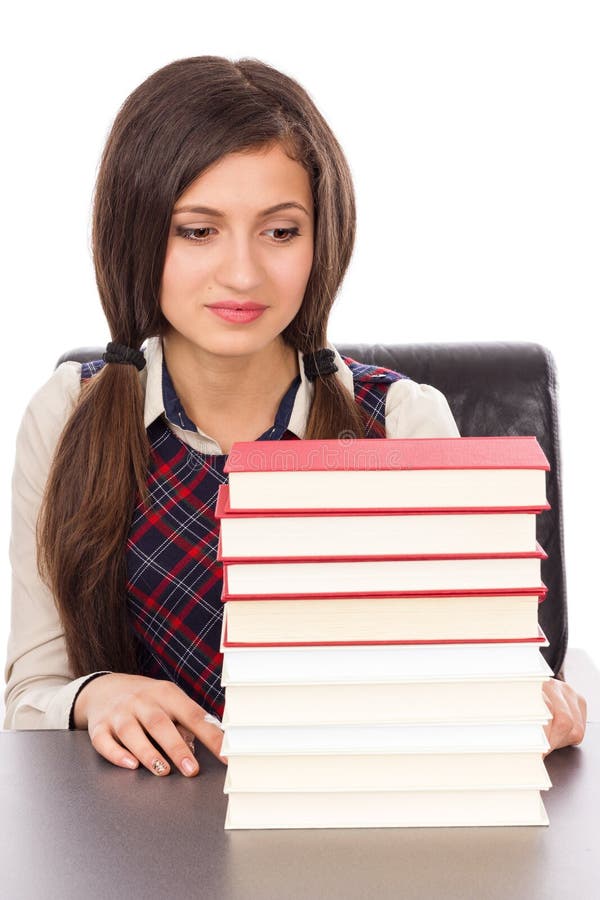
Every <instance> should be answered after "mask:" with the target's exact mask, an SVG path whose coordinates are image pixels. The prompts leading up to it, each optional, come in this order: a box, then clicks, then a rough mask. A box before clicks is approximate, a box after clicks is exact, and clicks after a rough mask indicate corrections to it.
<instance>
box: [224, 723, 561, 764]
mask: <svg viewBox="0 0 600 900" xmlns="http://www.w3.org/2000/svg"><path fill="white" fill-rule="evenodd" d="M365 718H366V722H365V724H363V725H318V726H314V727H311V726H301V725H299V726H251V725H230V726H229V727H226V728H225V735H224V738H223V744H222V748H221V752H222V754H223V756H226V757H229V756H230V754H234V753H237V754H249V753H252V754H259V755H268V754H275V755H281V754H285V753H297V754H304V753H319V754H321V753H351V754H355V755H356V754H361V753H499V752H516V751H520V752H527V753H545V752H546V751H547V750H549V749H550V745H549V743H548V740H547V738H546V734H545V732H544V729H543V726H542V725H541V724H538V723H527V722H519V723H514V722H512V723H510V724H485V725H472V724H463V723H460V722H459V723H456V724H451V725H448V724H444V725H438V724H435V725H422V724H419V725H377V724H375V725H374V724H372V723H370V722H369V720H368V716H365Z"/></svg>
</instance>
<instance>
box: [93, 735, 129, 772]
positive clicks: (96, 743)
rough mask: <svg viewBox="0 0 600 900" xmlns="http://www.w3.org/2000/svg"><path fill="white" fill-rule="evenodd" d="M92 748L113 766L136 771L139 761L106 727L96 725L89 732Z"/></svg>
mask: <svg viewBox="0 0 600 900" xmlns="http://www.w3.org/2000/svg"><path fill="white" fill-rule="evenodd" d="M89 735H90V740H91V742H92V746H93V748H94V749H95V750H96V752H97V753H99V754H100V756H103V757H104V759H107V760H108V762H110V763H112V764H113V765H114V766H121V767H122V768H125V769H137V767H138V765H139V761H138V760H137V759H136V758H135V756H132V755H131V753H128V752H127V750H126V749H125V748H124V747H123V745H122V744H119V743H118V741H116V740H115V738H114V737H113V735H112V734H111V732H110V729H109V728H108V726H107V725H97V726H96V727H95V728H93V729H92V730H91V731H89Z"/></svg>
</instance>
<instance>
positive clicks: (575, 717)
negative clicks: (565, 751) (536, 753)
mask: <svg viewBox="0 0 600 900" xmlns="http://www.w3.org/2000/svg"><path fill="white" fill-rule="evenodd" d="M543 691H544V700H545V701H546V706H547V707H548V709H549V710H550V712H551V713H552V719H551V720H550V722H548V724H547V725H544V731H545V732H546V737H547V738H548V743H549V744H550V749H549V750H547V751H546V753H544V756H546V755H547V754H548V753H551V752H552V751H553V750H558V749H559V747H568V746H570V745H571V744H580V743H581V741H582V740H583V736H584V734H585V723H586V719H587V703H586V702H585V700H584V698H583V697H582V696H581V694H578V693H577V692H576V691H574V690H573V688H572V687H571V686H570V685H568V684H566V683H565V682H564V681H560V679H558V678H551V679H550V680H549V681H545V682H544V684H543Z"/></svg>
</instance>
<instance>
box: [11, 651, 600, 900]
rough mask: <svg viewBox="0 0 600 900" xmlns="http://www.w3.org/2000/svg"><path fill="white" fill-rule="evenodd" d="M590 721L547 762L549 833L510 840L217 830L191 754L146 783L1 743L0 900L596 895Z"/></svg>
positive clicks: (70, 752)
mask: <svg viewBox="0 0 600 900" xmlns="http://www.w3.org/2000/svg"><path fill="white" fill-rule="evenodd" d="M566 674H567V679H568V680H570V671H569V668H568V667H567V670H566ZM579 674H580V678H579V680H578V682H577V681H575V679H574V686H575V687H577V689H578V690H580V691H581V692H582V693H584V691H585V690H586V689H587V695H588V697H589V695H590V693H593V694H594V696H595V698H596V699H597V698H598V696H600V694H598V692H597V691H598V674H597V671H596V670H594V669H593V667H592V668H591V669H590V671H589V673H587V675H586V672H585V671H584V672H583V674H581V667H580V670H579ZM595 708H597V707H595ZM592 718H594V719H595V721H590V722H589V724H588V727H587V732H586V736H585V739H584V741H583V743H582V744H581V746H580V747H568V748H565V749H563V750H555V751H554V752H553V753H551V754H550V755H549V756H548V757H547V758H546V765H547V768H548V772H549V774H550V778H551V780H552V783H553V787H552V788H551V789H550V790H549V791H546V792H544V794H543V797H544V803H545V806H546V809H547V811H548V816H549V818H550V825H549V826H548V827H505V828H398V829H393V828H381V829H331V830H327V829H326V830H323V829H315V830H289V831H230V832H225V831H224V829H223V824H224V821H225V811H226V806H227V798H226V796H225V795H224V794H223V793H222V790H223V781H224V777H225V768H224V766H223V765H222V764H221V763H219V762H218V760H216V759H215V758H214V757H213V756H212V755H211V754H210V753H209V752H208V751H205V750H204V748H203V747H202V746H200V747H198V749H197V757H198V759H199V761H200V765H201V769H202V771H201V773H200V775H198V776H197V777H196V778H193V779H187V778H184V777H183V776H182V775H180V774H179V773H178V772H177V771H173V772H172V774H171V775H169V776H168V777H167V778H157V777H156V776H155V775H152V774H151V773H150V772H148V771H147V770H146V769H143V768H139V769H137V770H135V771H133V772H129V771H126V770H124V769H120V768H117V767H116V766H112V765H111V764H110V763H108V762H107V761H106V760H104V759H103V758H102V757H101V756H100V755H99V754H98V753H96V751H95V750H94V748H93V747H92V745H91V744H90V741H89V737H88V735H87V732H83V731H78V732H68V731H5V732H2V733H1V734H0V872H1V874H0V879H1V880H0V896H2V897H3V898H7V900H9V898H10V900H12V898H33V897H35V898H39V897H43V898H45V900H55V898H56V900H69V898H71V897H73V898H75V897H76V898H78V900H80V898H85V900H95V898H102V900H105V898H107V897H109V898H121V897H122V898H127V900H137V898H144V900H148V898H150V900H152V898H163V897H164V898H177V900H178V898H180V897H181V898H183V897H185V898H188V897H202V898H210V900H221V898H223V900H225V898H227V900H229V898H240V900H241V898H243V900H254V898H258V900H262V898H265V900H266V898H277V900H281V898H283V897H285V898H303V900H305V898H306V900H318V898H328V900H329V898H344V900H354V898H377V900H379V898H391V897H394V898H398V897H402V898H426V900H430V898H435V900H437V898H444V900H453V898H460V900H471V898H477V900H492V898H502V900H507V898H510V900H518V898H521V897H522V898H527V900H535V898H544V900H553V898H557V900H558V898H560V900H562V898H565V897H569V898H570V897H578V898H581V900H587V898H592V897H597V896H598V869H597V865H598V857H599V855H600V829H599V828H598V810H599V809H600V777H599V776H600V722H598V720H597V719H596V717H595V716H593V717H592V716H590V720H592Z"/></svg>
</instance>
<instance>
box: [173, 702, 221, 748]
mask: <svg viewBox="0 0 600 900" xmlns="http://www.w3.org/2000/svg"><path fill="white" fill-rule="evenodd" d="M183 700H184V702H183V703H182V704H181V709H182V711H181V713H178V717H177V718H178V720H179V721H180V722H183V723H184V724H185V726H186V728H189V730H190V731H191V732H192V734H194V735H195V736H196V737H197V738H198V740H199V741H201V742H202V743H203V744H204V746H205V747H207V748H208V749H209V750H210V751H211V753H212V754H213V755H214V756H216V757H217V759H219V760H220V761H221V762H222V763H225V765H227V758H226V757H224V756H221V745H222V743H223V730H222V729H221V728H219V726H218V725H213V724H212V723H211V722H206V721H205V719H204V717H205V716H206V710H204V709H203V708H202V707H201V706H199V705H198V704H197V703H195V702H194V701H193V700H191V698H190V697H188V696H187V695H184V697H183Z"/></svg>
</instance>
